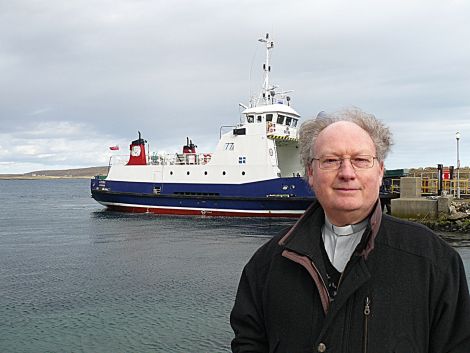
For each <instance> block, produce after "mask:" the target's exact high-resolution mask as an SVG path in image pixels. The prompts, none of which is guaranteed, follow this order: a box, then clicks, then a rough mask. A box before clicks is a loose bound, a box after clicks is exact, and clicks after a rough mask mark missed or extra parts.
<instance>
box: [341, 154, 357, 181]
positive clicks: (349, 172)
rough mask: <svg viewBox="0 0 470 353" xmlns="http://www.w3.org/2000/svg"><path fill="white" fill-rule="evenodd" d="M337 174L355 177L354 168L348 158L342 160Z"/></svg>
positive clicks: (343, 176)
mask: <svg viewBox="0 0 470 353" xmlns="http://www.w3.org/2000/svg"><path fill="white" fill-rule="evenodd" d="M338 176H339V177H340V178H343V179H354V178H356V170H355V169H354V167H353V165H352V164H351V160H350V159H349V158H345V159H343V160H342V162H341V165H340V166H339V171H338Z"/></svg>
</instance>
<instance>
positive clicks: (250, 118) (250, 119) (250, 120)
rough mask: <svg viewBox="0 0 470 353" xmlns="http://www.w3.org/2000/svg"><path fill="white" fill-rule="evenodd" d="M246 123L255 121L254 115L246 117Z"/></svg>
mask: <svg viewBox="0 0 470 353" xmlns="http://www.w3.org/2000/svg"><path fill="white" fill-rule="evenodd" d="M246 121H248V122H249V123H252V122H254V121H255V116H254V115H247V116H246Z"/></svg>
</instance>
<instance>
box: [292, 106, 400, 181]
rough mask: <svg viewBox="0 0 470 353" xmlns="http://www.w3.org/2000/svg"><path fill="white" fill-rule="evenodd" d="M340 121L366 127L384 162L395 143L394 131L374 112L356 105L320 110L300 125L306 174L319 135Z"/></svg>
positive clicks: (301, 157)
mask: <svg viewBox="0 0 470 353" xmlns="http://www.w3.org/2000/svg"><path fill="white" fill-rule="evenodd" d="M338 121H350V122H353V123H355V124H356V125H358V126H359V127H361V128H362V129H364V130H365V131H366V132H367V133H368V134H369V136H370V137H371V139H372V141H373V142H374V145H375V150H376V154H377V155H376V157H377V159H378V160H379V161H380V162H383V161H384V160H385V158H386V157H387V154H388V152H389V151H390V147H391V146H392V145H393V138H392V133H391V131H390V129H389V128H388V127H387V126H385V124H384V123H383V122H382V121H380V120H379V119H377V118H376V117H375V116H374V115H373V114H368V113H365V112H363V111H362V110H361V109H359V108H356V107H353V108H348V109H344V110H341V111H338V112H335V113H331V114H329V113H325V112H320V113H319V114H318V115H317V117H316V118H315V119H310V120H307V121H305V122H304V123H303V124H302V125H301V126H300V131H299V149H300V161H301V163H302V166H303V167H304V170H305V175H307V171H308V166H309V164H310V162H311V160H312V158H313V157H314V151H313V146H314V145H315V140H316V139H317V137H318V135H319V134H320V132H322V131H323V129H324V128H326V127H327V126H329V125H331V124H333V123H335V122H338Z"/></svg>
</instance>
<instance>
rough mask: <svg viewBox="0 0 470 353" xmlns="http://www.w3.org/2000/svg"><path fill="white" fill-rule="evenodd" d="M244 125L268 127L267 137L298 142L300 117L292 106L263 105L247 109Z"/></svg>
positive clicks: (244, 114)
mask: <svg viewBox="0 0 470 353" xmlns="http://www.w3.org/2000/svg"><path fill="white" fill-rule="evenodd" d="M242 114H243V119H244V124H262V125H265V126H266V135H267V136H268V137H269V138H272V139H285V140H297V126H298V122H299V118H300V115H299V114H298V113H297V112H296V111H295V110H294V109H292V108H291V107H290V106H288V105H285V104H282V103H279V104H268V105H261V106H257V107H253V108H248V109H245V110H244V111H243V112H242Z"/></svg>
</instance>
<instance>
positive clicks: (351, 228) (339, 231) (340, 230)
mask: <svg viewBox="0 0 470 353" xmlns="http://www.w3.org/2000/svg"><path fill="white" fill-rule="evenodd" d="M325 227H326V228H327V229H329V230H331V231H332V232H333V233H335V234H336V235H337V236H344V235H351V234H354V233H358V232H361V231H363V230H364V229H366V227H367V219H365V220H363V221H362V222H359V223H356V224H348V225H345V226H342V227H338V226H335V225H334V224H332V223H331V222H330V220H329V219H328V217H326V215H325Z"/></svg>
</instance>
